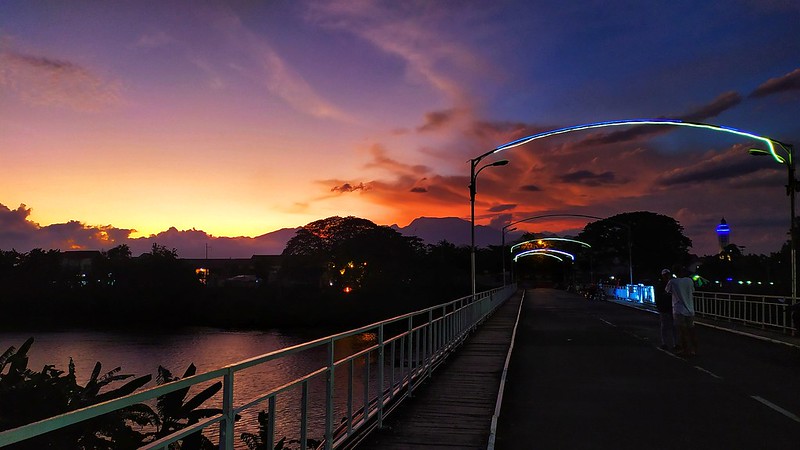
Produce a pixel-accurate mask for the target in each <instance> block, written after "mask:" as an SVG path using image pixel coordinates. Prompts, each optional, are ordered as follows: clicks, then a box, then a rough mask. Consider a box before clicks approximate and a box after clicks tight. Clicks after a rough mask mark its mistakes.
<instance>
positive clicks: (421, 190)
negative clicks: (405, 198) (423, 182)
mask: <svg viewBox="0 0 800 450" xmlns="http://www.w3.org/2000/svg"><path fill="white" fill-rule="evenodd" d="M411 192H415V193H419V194H424V193H425V192H428V190H427V189H425V188H424V187H413V188H411Z"/></svg>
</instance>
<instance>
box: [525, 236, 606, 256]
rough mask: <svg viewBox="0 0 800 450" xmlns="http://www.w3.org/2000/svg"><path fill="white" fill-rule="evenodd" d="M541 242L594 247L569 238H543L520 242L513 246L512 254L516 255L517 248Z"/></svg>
mask: <svg viewBox="0 0 800 450" xmlns="http://www.w3.org/2000/svg"><path fill="white" fill-rule="evenodd" d="M539 241H559V242H572V243H575V244H580V245H582V246H584V247H587V248H592V246H591V245H589V244H588V243H586V242H583V241H579V240H577V239H568V238H560V237H543V238H539V239H531V240H528V241H525V242H520V243H518V244H514V245H512V246H511V253H514V249H515V248H517V247H521V246H523V245H525V244H527V243H529V242H539Z"/></svg>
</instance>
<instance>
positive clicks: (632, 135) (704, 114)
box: [578, 91, 742, 147]
mask: <svg viewBox="0 0 800 450" xmlns="http://www.w3.org/2000/svg"><path fill="white" fill-rule="evenodd" d="M741 102H742V96H741V95H739V94H738V93H736V92H733V91H730V92H725V93H723V94H721V95H719V96H718V97H717V98H715V99H714V100H712V101H711V102H710V103H708V104H706V105H702V106H700V107H698V108H697V109H695V110H693V111H689V112H687V113H685V114H681V115H678V116H672V117H665V119H677V120H683V121H686V122H702V121H705V120H708V119H711V118H714V117H717V116H718V115H720V114H722V113H723V112H725V111H727V110H729V109H731V108H733V107H734V106H736V105H738V104H739V103H741ZM672 128H674V127H668V126H649V125H640V126H634V127H630V128H627V129H624V130H619V131H613V132H611V133H605V134H598V135H594V136H591V137H589V138H587V139H584V140H583V141H581V142H580V143H579V144H578V146H579V147H580V146H589V145H607V144H620V143H624V142H631V141H635V140H637V139H641V138H644V137H649V136H656V135H660V134H664V133H668V132H669V131H671V129H672Z"/></svg>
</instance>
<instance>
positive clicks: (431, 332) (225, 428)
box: [0, 285, 516, 450]
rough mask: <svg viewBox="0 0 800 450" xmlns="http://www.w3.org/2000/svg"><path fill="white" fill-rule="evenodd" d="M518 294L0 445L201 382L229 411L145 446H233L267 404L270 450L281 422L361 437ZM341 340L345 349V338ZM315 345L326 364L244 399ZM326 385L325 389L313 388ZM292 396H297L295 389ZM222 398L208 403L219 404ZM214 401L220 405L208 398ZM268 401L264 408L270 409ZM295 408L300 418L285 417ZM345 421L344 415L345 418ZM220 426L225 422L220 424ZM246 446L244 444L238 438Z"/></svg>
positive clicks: (238, 369)
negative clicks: (272, 371) (210, 441)
mask: <svg viewBox="0 0 800 450" xmlns="http://www.w3.org/2000/svg"><path fill="white" fill-rule="evenodd" d="M515 291H516V286H515V285H509V286H506V287H504V288H498V289H494V290H490V291H486V292H482V293H478V294H476V295H475V296H474V298H473V297H472V296H467V297H463V298H460V299H458V300H454V301H451V302H448V303H444V304H441V305H437V306H434V307H431V308H427V309H424V310H420V311H416V312H413V313H408V314H404V315H401V316H397V317H394V318H392V319H388V320H384V321H381V322H377V323H374V324H371V325H367V326H364V327H361V328H357V329H353V330H350V331H346V332H343V333H339V334H335V335H332V336H327V337H324V338H320V339H316V340H313V341H310V342H306V343H303V344H299V345H295V346H292V347H288V348H284V349H281V350H277V351H274V352H270V353H267V354H264V355H260V356H256V357H253V358H250V359H247V360H245V361H241V362H238V363H234V364H230V365H228V366H225V367H223V368H220V369H216V370H213V371H210V372H206V373H202V374H198V375H194V376H189V377H186V378H184V379H181V380H178V381H174V382H171V383H167V384H163V385H160V386H156V387H153V388H150V389H147V390H144V391H141V392H136V393H133V394H130V395H127V396H124V397H120V398H118V399H114V400H110V401H107V402H104V403H100V404H97V405H92V406H89V407H86V408H83V409H79V410H76V411H71V412H68V413H65V414H62V415H59V416H56V417H52V418H49V419H45V420H41V421H38V422H34V423H31V424H27V425H23V426H20V427H18V428H14V429H11V430H6V431H2V432H0V447H4V446H8V445H11V444H14V443H17V442H21V441H24V440H26V439H29V438H34V437H37V436H41V435H43V434H45V433H48V432H51V431H55V430H58V429H62V428H64V427H68V426H70V425H74V424H79V423H81V422H85V421H88V420H90V419H92V418H95V417H98V416H101V415H103V414H107V413H111V412H115V411H119V410H121V409H123V408H126V407H129V406H131V405H136V404H140V403H150V404H152V403H153V402H155V401H156V399H157V398H158V397H159V396H162V395H165V394H169V393H170V392H175V391H178V390H180V389H188V388H192V387H195V388H199V387H202V386H204V385H207V384H210V383H212V382H219V381H221V382H222V396H221V399H218V401H220V402H221V406H220V408H221V410H222V413H221V414H216V415H214V416H213V417H209V418H207V419H204V420H201V421H199V422H198V423H194V424H190V425H188V426H186V427H185V428H182V429H180V430H178V431H175V432H173V433H172V434H169V435H167V436H164V437H162V438H160V439H158V440H156V441H154V442H149V443H147V444H146V445H145V446H143V447H140V448H142V449H168V448H169V445H170V444H171V443H174V442H177V441H180V440H181V439H183V438H185V437H187V436H189V435H191V434H194V433H198V432H205V433H206V434H207V436H211V437H214V438H218V439H219V448H220V449H226V450H230V449H233V448H234V446H235V442H234V436H235V434H234V433H235V432H236V431H241V430H237V427H236V425H237V418H240V417H242V416H243V415H244V414H247V413H251V414H252V412H253V409H254V408H255V407H256V406H258V405H264V404H265V403H266V408H267V409H266V412H267V413H268V414H267V419H266V421H267V423H266V431H267V432H266V436H265V442H264V444H265V445H266V448H270V449H271V448H274V447H275V445H276V437H277V436H276V426H277V425H278V424H281V425H282V426H283V428H284V431H285V430H286V429H288V428H294V427H296V430H297V433H298V434H299V439H297V440H296V442H297V443H298V444H299V446H300V448H301V449H304V450H305V449H307V448H309V446H310V440H311V439H310V438H309V436H310V435H311V436H314V435H313V433H314V430H313V428H314V426H315V424H316V425H318V426H319V427H321V430H317V431H318V432H319V433H320V434H319V435H318V436H320V437H322V439H321V442H322V444H321V445H320V448H325V449H333V448H339V447H342V446H344V445H346V444H347V443H348V442H349V441H351V440H352V439H354V438H356V437H358V436H363V434H364V433H365V432H368V431H369V430H370V429H372V428H373V427H375V426H381V425H382V422H383V419H384V418H385V417H386V415H387V414H388V413H390V412H391V411H392V410H393V409H394V408H395V407H396V406H397V405H398V404H399V403H400V402H402V401H403V400H404V399H405V398H407V397H409V396H410V395H411V394H412V392H413V391H414V388H415V387H417V386H418V385H419V383H420V382H422V381H423V380H424V379H425V378H427V377H430V375H431V373H432V371H433V370H434V369H435V368H436V367H437V366H438V365H439V364H440V363H441V362H442V361H443V360H444V359H445V358H446V357H447V355H449V354H450V353H451V352H452V351H453V350H454V349H455V348H457V347H458V345H459V344H460V343H461V342H463V340H464V339H465V338H466V337H467V336H468V335H469V333H470V332H471V331H472V330H474V329H475V327H476V326H477V325H478V324H479V323H481V322H482V321H483V320H485V319H486V318H487V317H488V316H489V315H490V314H491V313H492V312H493V311H494V310H495V309H496V308H497V307H498V306H500V305H501V304H502V303H503V302H504V301H505V300H507V299H508V298H509V297H510V296H511V295H512V294H513V293H514V292H515ZM353 337H361V338H362V340H365V341H366V342H367V344H366V345H365V348H362V349H356V350H353V351H349V352H348V351H342V349H341V348H337V343H339V344H341V343H342V342H343V341H344V340H346V339H351V338H353ZM339 347H342V345H340V346H339ZM314 349H316V350H317V352H316V353H322V352H323V351H324V354H325V355H326V357H324V358H321V361H320V362H319V364H318V366H317V367H316V368H312V369H310V370H306V371H305V373H303V374H301V375H299V376H295V377H294V378H292V379H291V380H290V381H288V382H283V384H281V385H278V386H274V385H273V386H267V387H265V388H264V389H263V390H262V391H260V393H258V394H257V395H255V396H254V397H253V398H250V399H249V400H245V401H236V400H235V396H234V393H235V392H234V391H235V389H236V387H237V384H236V381H235V380H236V379H238V378H239V376H240V374H241V373H242V372H243V371H245V370H247V369H251V368H258V367H262V369H263V368H264V366H265V365H267V366H268V365H269V364H271V363H272V364H273V365H274V364H275V362H276V361H277V362H283V361H287V360H289V361H290V360H291V357H292V355H297V354H299V353H301V352H307V351H313V350H314ZM315 384H316V386H319V385H322V386H323V387H322V388H315V387H314V386H315ZM315 389H316V391H317V393H320V394H322V397H323V399H321V401H311V400H310V396H311V394H312V393H313V392H314V391H315ZM289 393H291V394H292V395H288V394H289ZM279 398H280V399H281V400H282V401H284V400H286V398H290V400H291V401H296V402H298V403H299V405H296V407H293V408H287V407H284V408H280V409H279V408H278V407H277V404H278V400H279ZM213 400H214V399H212V400H209V401H208V402H207V403H213V402H212V401H213ZM203 406H204V407H215V406H217V405H205V404H204V405H203ZM262 407H263V406H262ZM287 411H292V412H295V413H296V415H297V417H293V418H286V417H282V413H286V412H287ZM337 418H339V419H338V421H337ZM216 424H218V427H213V428H209V427H212V425H216ZM238 446H239V447H243V445H241V444H239V445H238Z"/></svg>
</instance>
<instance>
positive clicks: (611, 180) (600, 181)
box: [559, 170, 627, 187]
mask: <svg viewBox="0 0 800 450" xmlns="http://www.w3.org/2000/svg"><path fill="white" fill-rule="evenodd" d="M559 180H561V182H562V183H572V184H582V185H584V186H592V187H595V186H603V185H620V184H625V183H627V181H624V180H618V179H617V176H616V174H615V173H614V172H611V171H607V172H602V173H594V172H592V171H590V170H577V171H575V172H570V173H566V174H564V175H561V176H560V177H559Z"/></svg>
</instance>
